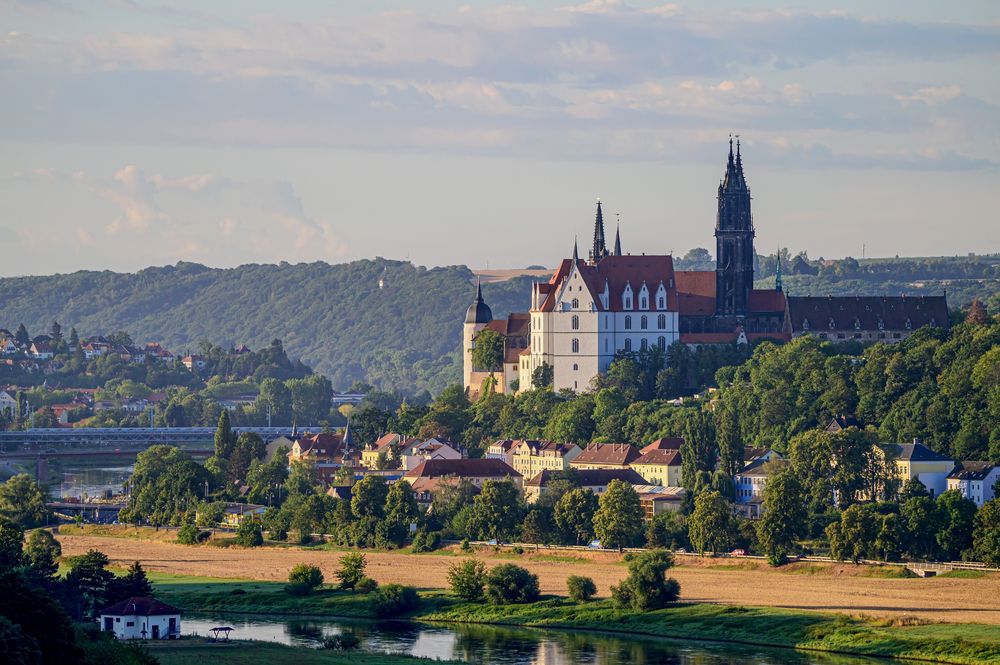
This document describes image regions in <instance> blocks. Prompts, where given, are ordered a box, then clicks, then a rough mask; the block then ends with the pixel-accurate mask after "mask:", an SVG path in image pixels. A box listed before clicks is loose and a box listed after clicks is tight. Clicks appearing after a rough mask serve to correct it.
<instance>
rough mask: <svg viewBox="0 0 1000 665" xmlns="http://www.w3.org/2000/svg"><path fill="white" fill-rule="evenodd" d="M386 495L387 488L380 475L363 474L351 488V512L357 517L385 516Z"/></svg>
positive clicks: (379, 517)
mask: <svg viewBox="0 0 1000 665" xmlns="http://www.w3.org/2000/svg"><path fill="white" fill-rule="evenodd" d="M388 495H389V488H388V487H386V484H385V480H384V479H383V478H382V477H381V476H365V477H364V478H362V479H361V480H360V481H359V482H358V483H357V484H355V485H354V488H353V490H352V493H351V512H352V513H354V516H355V517H357V518H364V517H373V518H375V519H382V518H383V517H385V503H386V499H387V497H388Z"/></svg>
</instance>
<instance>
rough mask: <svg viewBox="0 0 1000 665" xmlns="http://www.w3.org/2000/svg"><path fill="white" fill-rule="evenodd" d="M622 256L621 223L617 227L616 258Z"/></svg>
mask: <svg viewBox="0 0 1000 665" xmlns="http://www.w3.org/2000/svg"><path fill="white" fill-rule="evenodd" d="M621 255H622V225H621V222H619V223H618V224H617V225H616V226H615V256H621Z"/></svg>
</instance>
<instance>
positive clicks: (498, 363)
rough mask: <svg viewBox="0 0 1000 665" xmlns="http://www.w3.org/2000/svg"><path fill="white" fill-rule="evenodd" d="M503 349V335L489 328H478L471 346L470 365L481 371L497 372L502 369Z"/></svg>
mask: <svg viewBox="0 0 1000 665" xmlns="http://www.w3.org/2000/svg"><path fill="white" fill-rule="evenodd" d="M503 349H504V338H503V335H501V334H500V333H498V332H497V331H495V330H493V329H491V328H484V329H483V330H480V331H479V333H478V334H477V335H476V339H475V343H474V345H473V347H472V366H473V367H474V368H475V369H477V370H479V371H481V372H489V373H490V374H493V373H494V372H499V371H500V370H501V369H503Z"/></svg>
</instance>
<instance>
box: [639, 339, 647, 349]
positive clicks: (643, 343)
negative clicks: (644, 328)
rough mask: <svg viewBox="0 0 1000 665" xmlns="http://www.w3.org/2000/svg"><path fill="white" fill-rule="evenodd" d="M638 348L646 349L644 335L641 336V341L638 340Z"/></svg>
mask: <svg viewBox="0 0 1000 665" xmlns="http://www.w3.org/2000/svg"><path fill="white" fill-rule="evenodd" d="M639 348H640V349H642V350H643V351H645V350H646V338H645V337H643V338H642V341H640V342H639Z"/></svg>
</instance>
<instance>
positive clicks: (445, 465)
mask: <svg viewBox="0 0 1000 665" xmlns="http://www.w3.org/2000/svg"><path fill="white" fill-rule="evenodd" d="M441 476H456V477H458V478H507V477H510V478H520V477H521V474H520V473H518V472H517V471H515V470H514V469H512V468H511V467H510V466H509V465H508V464H507V463H506V462H504V461H503V460H498V459H429V460H424V461H423V462H421V463H420V464H419V465H418V466H417V467H416V468H414V469H410V470H409V471H407V472H406V475H405V478H407V479H409V478H439V477H441Z"/></svg>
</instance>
